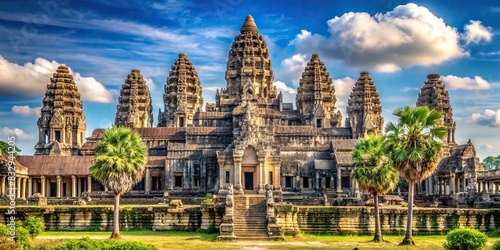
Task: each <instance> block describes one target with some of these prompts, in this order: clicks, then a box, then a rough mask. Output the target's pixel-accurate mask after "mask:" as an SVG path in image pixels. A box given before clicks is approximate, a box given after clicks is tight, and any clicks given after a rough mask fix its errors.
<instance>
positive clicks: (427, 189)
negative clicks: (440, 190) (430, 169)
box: [425, 177, 432, 195]
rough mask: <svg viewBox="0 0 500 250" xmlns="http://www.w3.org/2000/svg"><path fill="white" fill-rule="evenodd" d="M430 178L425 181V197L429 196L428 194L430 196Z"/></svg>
mask: <svg viewBox="0 0 500 250" xmlns="http://www.w3.org/2000/svg"><path fill="white" fill-rule="evenodd" d="M431 178H432V177H429V178H427V179H426V180H425V195H429V194H430V193H429V189H430V186H431V185H430V184H431V182H430V180H431Z"/></svg>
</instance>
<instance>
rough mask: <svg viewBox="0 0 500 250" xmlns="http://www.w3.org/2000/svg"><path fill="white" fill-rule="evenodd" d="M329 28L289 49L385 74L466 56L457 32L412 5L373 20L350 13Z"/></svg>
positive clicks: (299, 37)
mask: <svg viewBox="0 0 500 250" xmlns="http://www.w3.org/2000/svg"><path fill="white" fill-rule="evenodd" d="M327 24H328V32H329V36H326V37H325V36H322V35H318V34H312V33H311V32H309V31H306V30H302V31H301V33H300V34H298V35H297V36H296V37H295V39H294V40H293V41H291V42H290V44H289V45H292V46H295V47H296V48H297V49H298V51H299V52H300V53H307V54H312V53H318V52H319V53H320V55H323V56H326V57H329V58H332V59H340V60H343V61H344V63H345V64H349V65H353V66H357V67H361V68H364V69H366V68H371V69H374V70H377V71H382V72H393V71H398V70H400V68H401V67H411V66H415V65H424V66H425V65H433V64H440V63H442V62H444V61H447V60H451V59H454V58H458V57H462V56H465V55H467V52H465V51H464V50H463V49H462V48H461V47H460V45H459V38H460V35H459V33H458V32H457V30H456V29H455V28H453V27H451V26H449V25H447V24H446V23H445V22H444V21H443V19H441V18H439V17H437V16H436V15H434V14H433V13H432V12H430V11H429V10H428V9H427V8H425V7H422V6H418V5H416V4H413V3H409V4H406V5H400V6H397V7H396V8H394V10H392V11H389V12H387V13H384V14H383V13H377V14H375V15H374V16H371V15H370V14H368V13H364V12H363V13H360V12H357V13H353V12H349V13H345V14H344V15H342V16H340V17H334V18H332V19H330V20H328V22H327Z"/></svg>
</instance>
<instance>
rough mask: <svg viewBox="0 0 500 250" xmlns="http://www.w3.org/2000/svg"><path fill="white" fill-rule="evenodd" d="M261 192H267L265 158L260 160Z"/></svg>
mask: <svg viewBox="0 0 500 250" xmlns="http://www.w3.org/2000/svg"><path fill="white" fill-rule="evenodd" d="M258 172H259V174H260V175H259V191H258V192H259V194H265V193H266V184H267V182H266V172H267V169H266V163H265V162H264V160H260V161H259V171H258Z"/></svg>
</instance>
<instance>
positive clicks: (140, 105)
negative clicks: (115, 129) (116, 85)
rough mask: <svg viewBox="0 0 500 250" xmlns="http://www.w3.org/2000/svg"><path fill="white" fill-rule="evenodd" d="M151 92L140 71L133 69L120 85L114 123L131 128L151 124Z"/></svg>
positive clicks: (144, 126) (146, 126) (150, 125)
mask: <svg viewBox="0 0 500 250" xmlns="http://www.w3.org/2000/svg"><path fill="white" fill-rule="evenodd" d="M152 112H153V107H152V105H151V94H150V93H149V87H148V85H147V84H146V80H145V79H144V77H143V76H142V75H141V71H140V70H138V69H133V70H132V72H131V73H130V74H129V75H128V76H127V80H125V83H124V84H123V85H122V89H121V91H120V97H119V98H118V106H117V107H116V116H115V125H117V126H125V127H131V128H149V127H152V125H153V114H152Z"/></svg>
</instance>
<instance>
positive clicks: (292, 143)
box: [0, 16, 500, 232]
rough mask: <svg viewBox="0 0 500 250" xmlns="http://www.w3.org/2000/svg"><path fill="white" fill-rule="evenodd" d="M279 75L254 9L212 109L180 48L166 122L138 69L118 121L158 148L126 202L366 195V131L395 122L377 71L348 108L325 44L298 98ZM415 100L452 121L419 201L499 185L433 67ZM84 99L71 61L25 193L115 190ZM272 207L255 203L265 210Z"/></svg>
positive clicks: (68, 198) (50, 91) (29, 164)
mask: <svg viewBox="0 0 500 250" xmlns="http://www.w3.org/2000/svg"><path fill="white" fill-rule="evenodd" d="M273 78H274V74H273V70H272V63H271V60H270V58H269V51H268V48H267V45H266V41H265V40H264V38H263V37H262V36H261V35H260V34H259V32H258V29H257V26H256V24H255V22H254V20H253V18H252V17H251V16H247V17H246V19H245V21H244V23H243V25H242V27H241V30H240V34H238V35H237V36H236V37H235V38H234V42H233V43H232V46H231V48H230V50H229V55H228V59H227V69H226V75H225V79H226V87H225V88H222V89H220V90H217V92H216V94H215V95H216V96H215V103H207V104H206V105H205V108H204V110H203V98H202V85H201V82H200V79H199V78H198V74H197V72H196V70H195V66H194V65H193V64H192V62H191V61H190V60H189V57H188V54H185V53H181V54H179V56H178V59H177V60H176V61H175V62H174V63H173V65H172V67H171V69H170V72H169V75H168V77H167V81H166V83H165V86H164V95H163V102H164V109H163V110H160V111H159V113H158V119H157V120H158V123H157V126H156V127H154V124H153V110H152V105H151V96H150V92H149V89H148V86H147V85H146V81H145V78H144V77H143V76H142V74H141V72H140V70H138V69H133V70H132V71H131V72H130V74H129V75H128V76H127V77H126V79H125V82H124V84H123V85H122V87H121V91H120V97H119V98H118V105H117V108H116V117H115V125H118V126H126V127H131V128H134V129H135V130H136V131H137V132H138V133H139V134H140V136H141V137H142V139H143V141H144V143H145V144H146V145H147V147H148V149H149V157H148V163H147V166H146V172H145V175H144V179H143V180H142V181H141V182H139V183H138V184H137V185H135V187H134V189H133V191H131V192H129V193H128V194H126V195H125V196H123V200H124V202H125V203H127V202H129V203H158V202H161V201H164V200H165V199H180V200H182V201H183V202H184V203H187V204H189V203H191V204H194V203H196V201H198V204H199V201H200V200H197V197H204V196H205V194H206V193H212V194H215V195H218V196H219V197H226V198H224V199H222V198H221V199H219V201H222V202H226V203H227V204H226V212H225V213H226V215H228V213H229V212H230V211H229V210H231V209H232V207H233V206H234V208H235V209H236V210H235V212H234V213H237V208H238V206H243V207H244V206H245V204H246V205H247V208H248V205H249V204H261V203H262V202H264V203H263V204H268V205H269V202H267V203H266V199H265V198H264V197H265V196H267V197H268V201H269V199H276V200H280V201H286V202H291V203H293V204H304V205H320V204H322V205H324V204H335V205H349V204H359V205H362V204H364V202H365V200H366V199H367V195H366V194H363V193H362V192H361V191H360V190H359V189H358V187H357V185H356V182H355V181H353V180H351V179H350V173H351V170H352V168H353V160H352V151H353V149H354V146H355V145H356V143H357V142H358V141H359V138H362V137H363V136H365V135H367V134H369V133H374V134H382V133H383V124H384V119H383V117H382V106H381V100H380V98H379V94H378V93H377V88H376V84H375V83H374V81H373V80H372V78H371V77H370V74H369V73H368V72H361V73H360V75H359V78H358V79H357V81H356V83H355V85H354V87H353V89H352V92H351V94H350V96H349V100H348V104H347V110H346V114H347V117H342V114H341V112H340V111H339V110H338V109H337V108H336V102H337V99H336V97H335V88H334V86H333V83H332V79H331V78H330V75H329V73H328V70H327V68H326V67H325V65H324V63H323V62H321V59H320V56H319V55H317V54H313V55H311V56H310V61H309V62H308V63H307V66H306V67H305V68H304V70H303V73H302V76H301V79H300V86H299V87H298V90H297V96H296V99H295V107H296V108H294V105H293V103H285V102H283V95H282V93H277V91H276V87H274V86H273ZM422 80H424V79H422ZM416 105H418V106H421V105H426V106H429V107H430V108H432V109H434V110H437V111H439V112H441V113H442V115H443V118H444V120H443V125H444V126H445V127H446V128H447V131H448V133H447V137H446V139H445V141H444V143H445V147H444V153H445V157H444V158H443V160H442V161H441V162H440V164H439V167H438V170H437V171H436V172H435V173H434V174H433V175H432V176H431V177H429V178H428V179H426V180H424V181H422V182H421V183H418V184H417V197H416V199H417V200H416V202H417V205H419V206H420V205H422V206H438V207H457V206H459V207H470V206H475V205H474V204H475V202H476V201H482V202H484V201H488V200H489V199H490V195H493V194H497V193H498V187H499V183H500V172H496V171H484V169H483V167H482V166H481V164H480V163H479V160H478V158H477V157H476V152H475V149H474V146H473V145H472V143H471V142H470V141H469V142H467V143H466V144H464V145H457V143H456V142H455V127H456V126H455V122H454V120H453V112H452V107H451V105H450V98H449V96H448V91H446V89H445V86H444V85H443V84H442V82H441V80H440V76H439V75H438V74H429V75H428V76H427V80H426V81H425V84H424V85H423V86H422V88H421V90H420V93H419V95H418V98H417V97H416ZM82 106H83V104H82V101H81V98H80V94H79V92H78V89H77V87H76V85H75V82H74V79H73V76H72V75H71V74H70V72H69V69H68V68H67V67H66V66H60V67H59V68H58V69H57V72H55V73H54V75H53V77H52V78H51V82H50V83H48V85H47V90H46V92H45V97H44V98H43V107H42V109H41V117H40V118H39V120H38V123H37V124H38V129H39V140H38V143H37V144H36V145H35V150H36V152H35V155H34V156H24V155H23V156H18V157H17V161H18V167H17V168H16V171H18V175H17V180H16V185H17V193H16V195H17V198H20V199H28V200H29V199H32V198H33V199H35V198H37V197H38V198H40V197H47V202H48V203H49V204H74V203H75V202H76V201H78V200H82V199H85V198H86V199H87V202H89V201H90V200H91V199H90V197H92V200H93V202H97V203H98V202H99V201H101V202H103V203H106V201H108V202H109V201H110V200H111V199H112V198H111V197H112V195H111V194H110V193H108V192H106V191H107V189H106V188H105V187H104V186H103V185H101V184H100V183H99V182H97V181H96V180H94V179H93V178H92V177H91V176H90V174H89V168H90V166H92V161H93V159H94V152H93V148H94V145H95V144H96V142H97V141H99V140H100V139H101V138H102V136H103V132H104V129H102V128H98V129H95V130H94V131H93V132H92V135H91V136H90V137H89V138H86V139H85V138H84V136H85V132H86V129H87V127H86V122H85V114H84V112H83V108H82ZM0 166H1V173H0V174H1V175H2V176H1V179H0V180H1V183H0V185H1V190H0V192H1V193H2V194H6V185H7V184H6V181H7V180H6V175H7V173H6V172H7V170H6V161H5V160H4V159H2V160H0ZM35 194H36V195H35ZM233 195H234V198H233ZM243 195H245V196H243ZM245 197H247V198H245ZM273 197H274V198H273ZM393 199H396V198H393ZM271 203H272V202H271ZM242 204H243V205H242ZM478 204H479V203H478ZM265 207H266V206H265V205H264V206H263V207H262V208H255V209H257V210H255V212H256V213H259V212H260V213H264V214H265V213H266V209H265ZM228 208H231V209H228ZM259 209H260V210H259ZM261 210H262V211H261ZM267 213H272V211H271V212H269V211H267ZM230 216H233V215H230ZM269 216H271V215H269ZM234 217H235V218H236V217H237V216H236V215H234ZM235 223H236V222H235ZM222 225H224V223H223V224H222ZM222 225H221V232H222V231H223V229H222ZM235 230H236V229H235Z"/></svg>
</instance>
